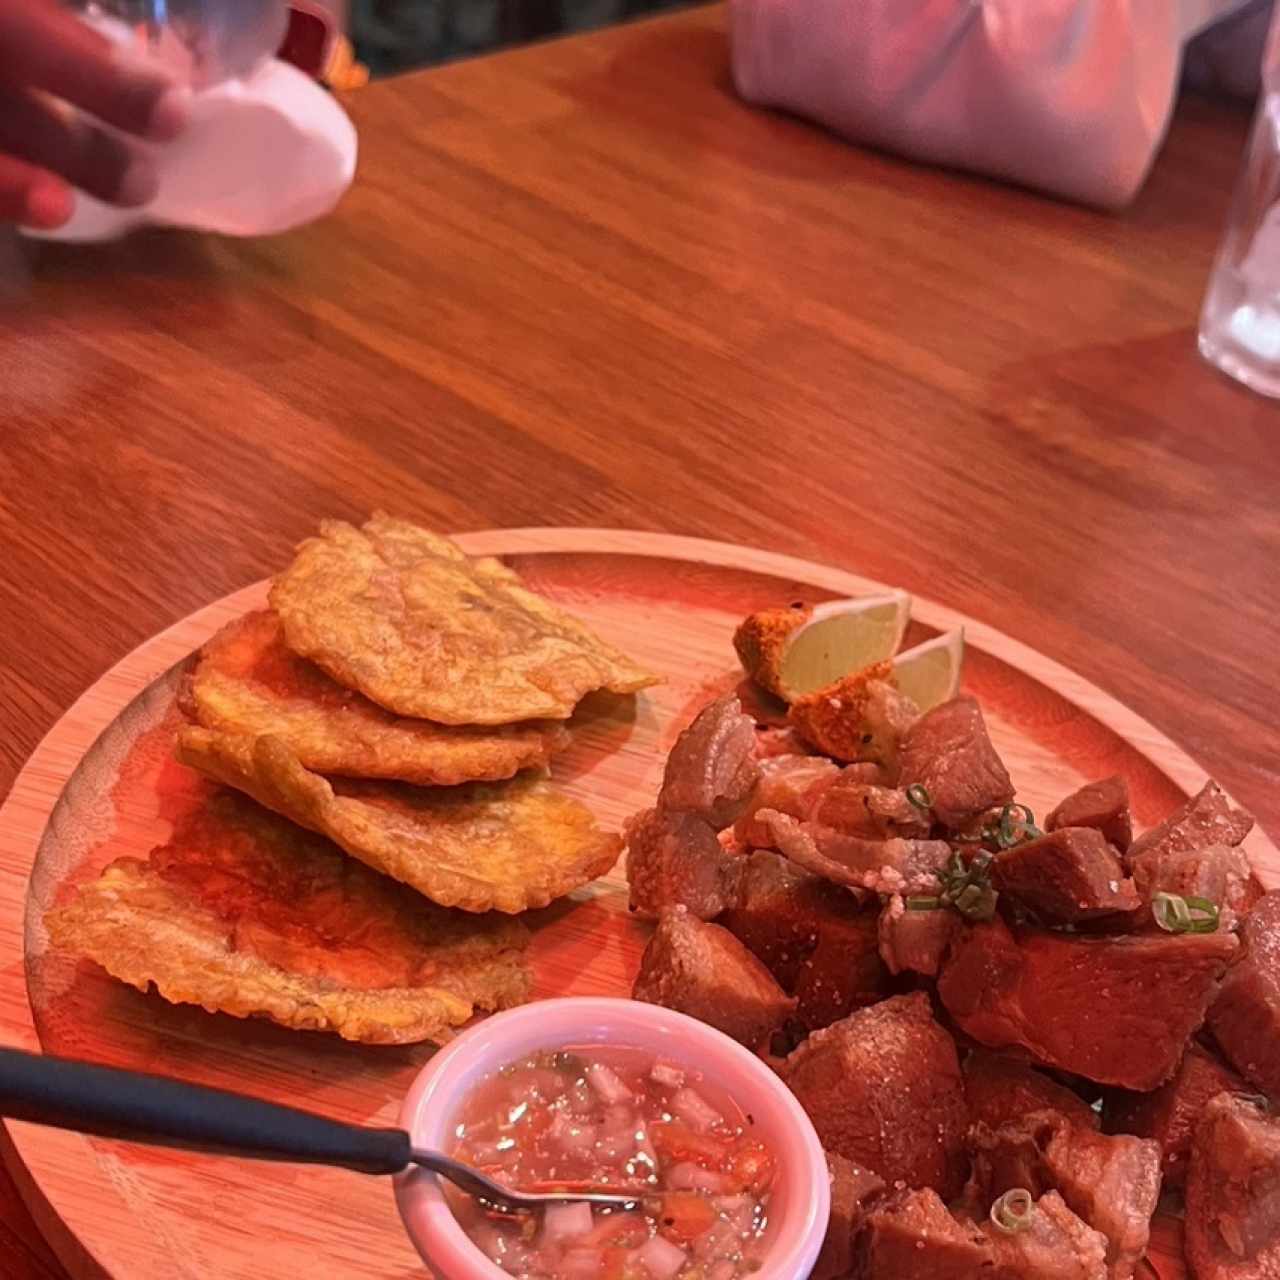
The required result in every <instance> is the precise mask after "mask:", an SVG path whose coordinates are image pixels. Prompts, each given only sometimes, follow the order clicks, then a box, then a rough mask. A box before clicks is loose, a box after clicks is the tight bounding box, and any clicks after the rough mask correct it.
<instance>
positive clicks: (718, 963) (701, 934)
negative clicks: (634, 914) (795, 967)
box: [631, 907, 796, 1048]
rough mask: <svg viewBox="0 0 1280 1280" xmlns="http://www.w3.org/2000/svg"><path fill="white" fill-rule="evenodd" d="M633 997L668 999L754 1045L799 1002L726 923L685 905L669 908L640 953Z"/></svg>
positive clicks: (661, 1001)
mask: <svg viewBox="0 0 1280 1280" xmlns="http://www.w3.org/2000/svg"><path fill="white" fill-rule="evenodd" d="M631 996H632V999H634V1000H645V1001H648V1003H650V1004H660V1005H664V1006H665V1007H666V1008H668V1009H675V1010H676V1011H677V1012H678V1013H687V1014H688V1015H689V1016H690V1017H691V1018H697V1019H698V1020H699V1021H701V1022H705V1023H708V1024H709V1025H710V1026H713V1027H715V1028H717V1030H720V1031H723V1032H724V1033H725V1035H727V1036H731V1037H732V1038H733V1039H734V1040H737V1041H739V1042H740V1043H741V1044H744V1045H746V1046H747V1047H748V1048H755V1047H756V1046H757V1045H759V1044H761V1043H762V1042H767V1040H768V1038H769V1036H770V1035H771V1034H772V1033H773V1032H774V1031H777V1030H778V1029H779V1028H781V1026H782V1024H783V1022H784V1021H785V1020H786V1019H787V1018H788V1017H789V1016H790V1014H791V1013H792V1011H793V1010H794V1009H795V1005H796V1002H795V1000H794V999H792V998H791V997H789V996H788V995H787V994H786V992H784V991H783V990H782V988H781V987H780V986H778V984H777V983H776V982H775V981H774V979H773V976H772V975H771V974H770V972H769V970H768V969H766V968H765V967H764V965H763V964H761V963H760V961H759V960H757V959H756V957H755V956H753V955H752V954H751V952H750V951H748V950H747V949H746V947H744V946H743V945H742V943H741V942H739V941H738V940H737V938H735V937H734V936H733V934H731V933H730V932H729V931H728V930H727V929H722V928H721V927H720V926H719V925H716V924H706V923H704V922H703V921H701V920H699V919H697V917H696V916H692V915H690V914H689V912H688V910H686V908H684V907H672V908H669V909H668V910H666V911H664V912H663V913H662V915H661V917H660V918H659V920H658V927H657V928H656V929H655V930H654V933H653V937H652V938H650V939H649V945H648V946H647V947H646V948H645V950H644V955H643V956H642V957H641V959H640V972H639V974H638V975H637V977H636V981H635V986H634V987H633V988H632V991H631Z"/></svg>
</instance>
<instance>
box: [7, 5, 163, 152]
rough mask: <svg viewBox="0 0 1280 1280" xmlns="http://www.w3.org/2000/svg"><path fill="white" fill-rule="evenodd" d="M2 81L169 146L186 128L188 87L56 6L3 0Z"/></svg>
mask: <svg viewBox="0 0 1280 1280" xmlns="http://www.w3.org/2000/svg"><path fill="white" fill-rule="evenodd" d="M0 81H2V82H3V83H5V84H8V85H10V86H14V85H31V86H34V87H35V88H37V89H44V90H46V91H47V92H49V93H52V94H53V95H54V96H55V97H59V98H65V99H66V100H67V101H68V102H73V103H75V104H76V106H78V107H83V108H84V110H86V111H88V112H89V113H90V114H91V115H94V116H97V117H98V119H99V120H103V121H105V122H106V123H107V124H111V125H115V127H116V128H118V129H123V130H124V131H125V132H127V133H133V134H137V135H139V136H140V137H147V138H154V139H156V140H157V141H167V140H169V139H170V138H174V137H176V136H177V135H178V134H179V133H181V132H182V130H183V129H184V128H185V127H186V122H187V116H188V108H187V102H186V95H185V93H184V92H183V91H182V90H181V89H179V88H177V87H176V86H175V85H174V84H173V82H172V81H171V80H170V79H168V78H167V77H166V76H164V75H162V74H161V73H160V72H159V71H155V70H152V69H151V68H146V67H139V66H136V65H134V64H132V63H130V62H128V61H127V60H126V59H125V58H124V57H122V56H121V54H120V51H119V50H118V48H117V47H116V46H115V45H113V44H112V43H111V42H110V41H109V40H107V39H106V38H105V37H104V36H102V35H100V34H99V33H98V32H96V31H94V30H92V29H91V28H89V27H88V26H86V25H85V24H84V23H83V22H81V21H80V20H79V19H78V18H76V17H75V16H74V15H72V14H70V13H67V12H66V11H64V10H63V9H61V8H59V7H57V6H56V5H55V4H54V3H53V0H0Z"/></svg>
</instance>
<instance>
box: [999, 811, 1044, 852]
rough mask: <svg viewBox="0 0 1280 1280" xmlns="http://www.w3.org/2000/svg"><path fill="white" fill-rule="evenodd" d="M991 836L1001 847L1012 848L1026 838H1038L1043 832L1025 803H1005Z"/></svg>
mask: <svg viewBox="0 0 1280 1280" xmlns="http://www.w3.org/2000/svg"><path fill="white" fill-rule="evenodd" d="M991 834H992V838H993V839H994V841H995V843H996V844H998V845H999V846H1000V848H1002V849H1012V848H1013V846H1014V845H1017V844H1022V843H1023V841H1026V840H1038V839H1039V838H1040V837H1041V836H1042V835H1044V832H1043V831H1041V830H1040V828H1039V827H1037V826H1036V815H1035V814H1034V813H1032V812H1031V810H1030V809H1028V808H1027V806H1026V805H1025V804H1007V805H1005V807H1004V808H1003V809H1001V810H1000V818H999V820H998V821H997V823H996V826H995V829H994V831H992V833H991Z"/></svg>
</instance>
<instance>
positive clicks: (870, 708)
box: [788, 662, 920, 779]
mask: <svg viewBox="0 0 1280 1280" xmlns="http://www.w3.org/2000/svg"><path fill="white" fill-rule="evenodd" d="M919 715H920V708H919V707H917V706H916V704H915V703H914V702H913V701H912V700H911V699H910V698H908V697H907V696H906V694H904V693H900V692H899V691H898V689H897V687H896V686H895V685H894V683H893V667H892V664H890V663H888V662H878V663H876V664H875V665H874V666H870V667H868V668H867V669H866V670H865V671H859V672H856V673H854V674H853V675H847V676H844V677H842V678H841V679H839V680H837V681H836V682H835V683H834V684H829V685H827V686H826V688H824V689H819V690H817V691H816V692H814V693H808V694H805V695H804V696H803V697H801V698H797V699H796V700H795V701H794V702H793V703H792V704H791V710H790V711H789V712H788V719H789V720H790V721H791V723H792V725H794V726H795V728H796V729H797V730H798V731H799V733H800V736H801V737H802V738H804V739H805V741H806V742H811V743H812V744H813V745H814V746H815V747H817V748H818V749H819V750H820V751H822V752H823V753H824V754H826V755H829V756H831V757H832V758H833V759H835V760H840V761H843V762H845V763H852V762H853V761H856V760H870V761H874V762H875V763H877V764H879V765H880V766H881V767H882V768H883V769H884V770H885V773H886V775H887V776H888V777H889V778H890V779H893V778H896V777H897V774H898V755H899V750H900V747H901V744H902V740H903V737H904V736H905V734H906V733H907V732H908V730H909V729H910V727H911V726H912V725H913V724H914V723H915V722H916V720H917V719H918V718H919Z"/></svg>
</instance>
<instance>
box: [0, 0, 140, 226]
mask: <svg viewBox="0 0 1280 1280" xmlns="http://www.w3.org/2000/svg"><path fill="white" fill-rule="evenodd" d="M0 3H3V0H0ZM0 151H7V152H8V153H9V154H10V155H13V156H17V157H18V158H19V159H22V160H29V161H30V162H31V163H32V164H36V165H40V166H42V167H43V168H45V169H50V170H52V171H53V172H54V173H57V174H60V175H61V176H62V177H64V178H66V180H67V181H68V182H69V183H71V185H72V186H74V187H79V188H81V190H83V191H87V192H88V193H89V194H90V195H92V196H97V197H98V199H99V200H105V201H107V203H109V204H117V205H123V206H125V207H132V206H136V205H141V204H146V203H147V202H148V201H150V200H153V199H155V195H156V191H157V190H158V189H159V178H158V175H157V174H156V171H155V166H154V165H153V164H152V163H151V161H150V159H149V158H148V157H146V156H145V155H142V154H141V153H140V152H139V151H137V150H135V149H134V148H132V147H130V146H129V145H128V143H126V142H124V141H122V140H121V139H120V138H119V137H117V136H115V135H114V134H111V133H109V132H107V130H105V129H100V128H98V127H97V126H96V125H94V124H93V123H92V122H91V121H89V120H86V119H84V118H83V117H79V116H76V115H74V114H73V113H72V112H70V111H65V110H59V109H58V107H57V106H55V105H54V104H53V103H52V102H48V101H46V100H44V99H42V98H39V97H37V96H36V95H35V94H33V93H6V92H4V91H3V90H0Z"/></svg>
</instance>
